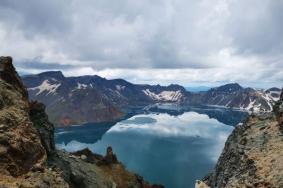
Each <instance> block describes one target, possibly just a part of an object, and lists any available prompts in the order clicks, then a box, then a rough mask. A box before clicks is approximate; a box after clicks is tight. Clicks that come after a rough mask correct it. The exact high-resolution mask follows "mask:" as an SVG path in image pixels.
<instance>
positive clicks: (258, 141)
mask: <svg viewBox="0 0 283 188" xmlns="http://www.w3.org/2000/svg"><path fill="white" fill-rule="evenodd" d="M196 187H199V188H200V187H203V188H204V187H218V188H220V187H278V188H279V187H283V92H282V93H281V97H280V100H279V101H278V102H276V104H275V106H274V111H273V112H271V113H263V114H258V115H251V116H249V117H248V119H247V120H246V121H245V122H244V123H243V124H242V125H238V126H237V127H236V128H235V130H234V131H233V132H232V134H231V135H230V136H229V138H228V140H227V141H226V144H225V147H224V149H223V152H222V154H221V156H220V158H219V159H218V162H217V164H216V166H215V169H214V170H213V172H212V173H211V174H209V175H208V176H207V177H205V178H204V179H203V182H201V181H197V183H196Z"/></svg>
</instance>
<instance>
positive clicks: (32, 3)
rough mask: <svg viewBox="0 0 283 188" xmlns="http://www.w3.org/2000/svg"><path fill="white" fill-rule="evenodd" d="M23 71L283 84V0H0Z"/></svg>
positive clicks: (5, 46) (11, 48) (1, 25)
mask: <svg viewBox="0 0 283 188" xmlns="http://www.w3.org/2000/svg"><path fill="white" fill-rule="evenodd" d="M0 43H1V45H0V55H10V56H12V57H13V58H14V61H15V62H16V67H17V69H18V71H19V72H20V73H22V74H29V73H38V72H43V71H47V70H61V71H63V72H64V74H65V75H67V76H71V75H73V76H75V75H85V74H90V75H92V74H98V75H100V76H103V77H106V78H124V79H126V80H128V81H131V82H134V83H152V84H157V83H160V84H165V85H166V84H170V83H178V84H182V85H184V86H196V85H219V84H222V83H228V82H239V83H241V84H243V85H249V86H255V87H269V86H278V87H281V86H283V84H282V83H283V0H25V1H19V0H1V1H0Z"/></svg>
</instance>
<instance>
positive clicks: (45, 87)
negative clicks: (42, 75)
mask: <svg viewBox="0 0 283 188" xmlns="http://www.w3.org/2000/svg"><path fill="white" fill-rule="evenodd" d="M60 86H61V84H60V83H58V84H51V83H50V82H49V81H48V80H44V81H43V82H42V84H41V85H39V86H37V87H34V88H28V90H39V91H38V92H37V93H36V95H40V94H41V93H43V92H45V91H47V94H46V95H49V94H52V93H55V91H56V90H57V88H59V87H60Z"/></svg>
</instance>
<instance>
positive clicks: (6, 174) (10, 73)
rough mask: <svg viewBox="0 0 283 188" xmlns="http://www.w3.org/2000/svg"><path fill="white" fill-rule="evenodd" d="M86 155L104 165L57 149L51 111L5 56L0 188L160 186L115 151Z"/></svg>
mask: <svg viewBox="0 0 283 188" xmlns="http://www.w3.org/2000/svg"><path fill="white" fill-rule="evenodd" d="M86 151H87V152H86ZM81 152H86V153H85V154H86V155H87V156H88V157H89V159H95V160H97V161H96V162H99V161H100V162H99V163H100V164H101V165H98V164H97V163H96V162H94V161H92V160H89V161H88V160H86V159H87V158H85V157H81V156H76V155H73V154H70V153H67V152H64V151H56V150H55V145H54V126H53V125H52V124H51V123H50V122H49V120H48V116H47V115H46V113H45V106H44V105H43V104H41V103H38V102H29V101H28V94H27V91H26V89H25V87H24V86H23V84H22V82H21V79H20V78H19V76H18V74H17V72H16V71H15V69H14V67H13V65H12V58H11V57H0V187H5V188H6V187H7V188H10V187H11V188H18V187H21V188H31V187H43V188H49V187H52V188H69V187H71V188H112V187H123V188H124V187H136V188H151V187H155V186H152V185H150V184H149V183H147V182H145V181H144V180H143V179H142V178H141V177H139V176H137V175H135V174H133V173H131V172H129V171H127V170H126V169H125V168H124V167H123V165H122V164H120V163H119V162H118V160H117V158H116V156H115V154H113V152H112V149H108V152H107V155H106V156H105V157H102V156H99V155H96V154H93V153H92V152H91V151H89V150H87V149H86V150H84V151H81ZM86 155H85V156H86ZM97 156H99V157H97ZM114 156H115V157H114ZM161 187H162V186H161Z"/></svg>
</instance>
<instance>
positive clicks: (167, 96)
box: [142, 89, 183, 102]
mask: <svg viewBox="0 0 283 188" xmlns="http://www.w3.org/2000/svg"><path fill="white" fill-rule="evenodd" d="M142 91H143V92H144V94H145V95H147V96H149V97H150V98H151V99H153V100H156V101H168V102H177V101H180V100H181V98H182V96H183V94H182V93H181V91H180V90H178V91H162V92H160V93H159V94H156V93H154V92H151V91H150V90H149V89H145V90H142Z"/></svg>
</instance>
